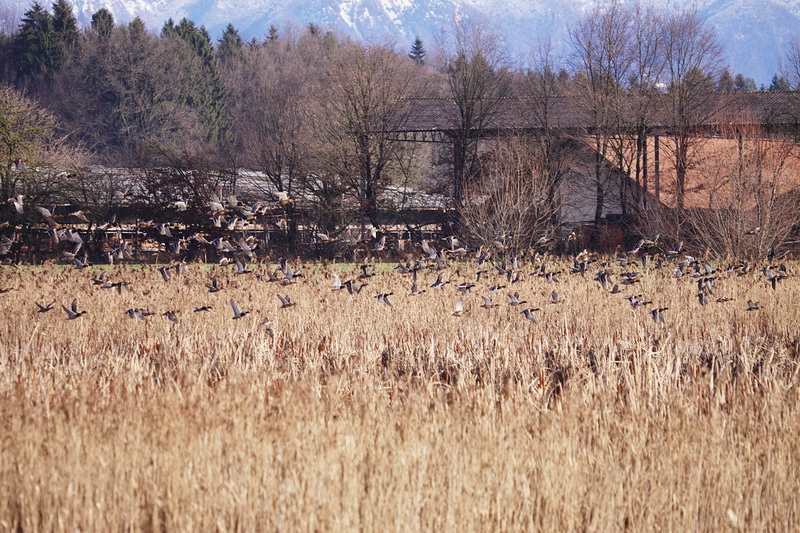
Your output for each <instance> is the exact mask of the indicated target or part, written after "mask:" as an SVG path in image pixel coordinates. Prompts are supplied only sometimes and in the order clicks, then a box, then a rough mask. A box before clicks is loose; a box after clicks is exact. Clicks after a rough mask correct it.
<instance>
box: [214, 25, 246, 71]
mask: <svg viewBox="0 0 800 533" xmlns="http://www.w3.org/2000/svg"><path fill="white" fill-rule="evenodd" d="M243 47H244V41H243V40H242V37H241V36H240V35H239V31H238V30H237V29H236V28H234V27H233V24H228V26H227V27H226V28H225V31H224V32H222V38H221V39H220V40H219V47H218V48H217V55H218V56H219V60H220V61H221V62H223V63H224V62H226V61H228V60H230V59H231V58H233V57H238V56H240V55H241V54H242V48H243Z"/></svg>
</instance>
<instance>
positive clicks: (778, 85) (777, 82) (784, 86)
mask: <svg viewBox="0 0 800 533" xmlns="http://www.w3.org/2000/svg"><path fill="white" fill-rule="evenodd" d="M769 90H770V91H791V90H792V87H791V86H790V85H789V82H788V81H787V80H786V78H784V77H783V76H778V75H777V74H775V75H774V76H772V82H771V83H770V84H769Z"/></svg>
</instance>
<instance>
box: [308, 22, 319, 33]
mask: <svg viewBox="0 0 800 533" xmlns="http://www.w3.org/2000/svg"><path fill="white" fill-rule="evenodd" d="M308 34H309V35H311V36H312V37H319V26H317V25H316V24H314V23H313V22H309V23H308Z"/></svg>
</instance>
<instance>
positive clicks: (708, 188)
mask: <svg viewBox="0 0 800 533" xmlns="http://www.w3.org/2000/svg"><path fill="white" fill-rule="evenodd" d="M729 133H731V135H730V137H731V138H732V140H728V141H715V142H714V143H713V144H711V143H710V144H709V145H707V146H706V149H705V150H704V157H703V158H702V159H701V160H700V162H699V163H698V164H697V168H696V170H695V171H694V172H696V174H697V175H698V176H700V178H699V179H698V180H697V182H696V183H695V184H694V187H691V188H690V189H687V191H686V193H685V197H684V200H685V201H686V200H687V199H689V200H690V202H689V201H687V204H689V205H687V207H686V212H685V214H686V224H685V231H686V232H687V234H688V236H690V237H691V240H692V241H693V244H694V245H695V246H696V247H697V249H699V250H708V251H709V252H711V253H712V254H714V255H717V256H728V257H737V258H748V257H749V258H758V257H764V256H765V255H767V252H769V251H770V250H775V249H778V248H780V247H781V246H783V245H786V244H790V241H791V239H793V238H796V235H794V233H795V232H796V231H797V227H798V224H800V210H798V202H800V198H799V197H798V194H797V190H796V180H795V179H794V176H795V175H796V172H797V156H798V153H797V150H798V147H797V145H796V144H795V143H793V142H787V141H785V140H779V139H772V138H770V137H769V136H768V135H766V134H765V133H764V132H762V131H758V130H756V131H752V130H751V131H734V132H729ZM737 138H738V140H736V139H737Z"/></svg>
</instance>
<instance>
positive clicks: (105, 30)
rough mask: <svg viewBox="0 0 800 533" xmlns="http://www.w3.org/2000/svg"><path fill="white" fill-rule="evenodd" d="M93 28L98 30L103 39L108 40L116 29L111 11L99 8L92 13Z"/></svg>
mask: <svg viewBox="0 0 800 533" xmlns="http://www.w3.org/2000/svg"><path fill="white" fill-rule="evenodd" d="M92 29H93V30H94V31H95V32H97V35H99V36H100V39H101V40H103V41H105V40H108V38H109V36H110V35H111V31H112V30H113V29H114V15H112V14H111V11H109V10H108V9H106V8H101V9H98V10H97V11H96V12H95V14H94V15H92Z"/></svg>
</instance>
